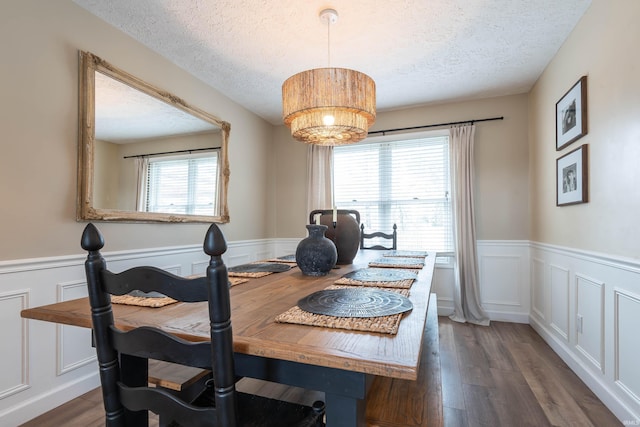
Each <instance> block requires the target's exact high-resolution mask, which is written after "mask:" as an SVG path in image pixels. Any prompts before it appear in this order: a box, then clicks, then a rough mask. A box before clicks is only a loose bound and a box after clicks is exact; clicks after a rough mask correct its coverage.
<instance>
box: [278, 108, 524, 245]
mask: <svg viewBox="0 0 640 427" xmlns="http://www.w3.org/2000/svg"><path fill="white" fill-rule="evenodd" d="M500 116H504V120H501V121H492V122H483V123H478V124H477V129H476V144H475V147H476V149H475V167H476V176H477V183H476V209H477V232H478V238H479V239H494V240H503V239H504V240H508V239H516V240H520V239H523V240H526V239H528V238H529V198H528V193H527V190H528V188H529V181H528V141H527V96H526V95H515V96H506V97H499V98H490V99H484V100H479V101H468V102H459V103H449V104H441V105H433V106H427V107H419V108H410V109H404V110H397V111H390V112H385V113H378V117H377V120H376V124H375V127H374V128H372V130H376V129H393V128H402V127H411V126H419V125H425V124H432V123H443V122H452V121H459V120H468V119H478V118H488V117H500ZM275 135H276V136H275V140H276V141H277V142H276V145H275V149H276V151H277V153H278V155H277V159H276V162H277V164H278V165H279V166H278V167H277V176H276V182H277V191H278V198H277V200H278V204H277V205H278V214H277V219H276V234H277V236H279V237H299V236H304V235H306V230H305V228H304V225H305V224H306V222H307V221H308V213H307V212H305V211H306V190H305V182H306V171H307V168H306V152H307V151H306V146H305V145H304V144H303V143H300V142H295V141H293V140H292V139H291V136H290V135H289V130H288V129H287V128H286V127H284V126H280V127H279V128H278V129H277V130H276V133H275Z"/></svg>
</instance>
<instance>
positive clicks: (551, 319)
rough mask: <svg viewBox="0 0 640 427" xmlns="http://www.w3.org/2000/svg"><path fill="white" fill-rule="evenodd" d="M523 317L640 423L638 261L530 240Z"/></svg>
mask: <svg viewBox="0 0 640 427" xmlns="http://www.w3.org/2000/svg"><path fill="white" fill-rule="evenodd" d="M531 300H532V307H531V315H530V321H529V323H530V324H531V326H532V327H533V328H534V329H535V330H536V331H537V332H538V333H539V334H540V335H541V336H542V337H543V338H544V340H545V341H546V342H547V343H548V344H549V345H550V346H551V347H552V348H553V349H554V351H555V352H556V353H558V354H559V355H560V357H562V359H563V360H564V361H565V362H566V363H567V364H568V365H569V367H571V369H572V370H573V371H574V372H575V373H576V374H578V376H579V377H580V378H581V379H582V380H583V381H584V382H585V383H586V384H587V385H588V386H589V388H591V390H593V391H594V393H595V394H596V395H597V396H598V397H599V398H600V399H601V400H602V401H603V402H604V403H605V405H607V407H609V409H611V411H612V412H613V413H614V414H615V415H616V416H617V417H618V418H619V419H620V420H621V421H623V422H625V423H626V424H630V425H637V424H638V423H640V364H638V355H640V340H639V339H638V329H639V328H640V262H639V261H638V260H630V259H622V258H620V257H613V256H608V255H605V254H596V253H590V252H584V251H578V250H574V249H571V248H565V247H557V246H552V245H547V244H540V243H532V244H531Z"/></svg>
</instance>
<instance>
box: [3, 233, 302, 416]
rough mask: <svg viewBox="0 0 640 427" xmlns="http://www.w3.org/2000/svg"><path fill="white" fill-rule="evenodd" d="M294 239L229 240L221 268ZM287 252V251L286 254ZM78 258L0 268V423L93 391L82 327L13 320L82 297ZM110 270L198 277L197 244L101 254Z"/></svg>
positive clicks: (202, 265)
mask: <svg viewBox="0 0 640 427" xmlns="http://www.w3.org/2000/svg"><path fill="white" fill-rule="evenodd" d="M298 241H299V239H295V240H294V239H291V240H286V241H276V240H275V239H273V240H272V239H263V240H250V241H241V242H229V243H228V249H227V252H226V253H225V254H224V255H223V259H224V261H225V263H226V264H227V265H228V266H234V265H238V264H241V263H245V262H251V261H257V260H261V259H267V258H272V257H275V256H281V255H285V254H288V253H293V252H295V247H296V245H297V243H298ZM291 248H293V252H291ZM85 256H86V255H84V254H78V255H77V256H65V257H52V258H40V259H28V260H17V261H2V262H0V325H2V328H0V342H2V370H1V371H0V425H1V426H16V425H19V424H21V423H23V422H25V421H28V420H30V419H32V418H34V417H35V416H37V415H39V414H41V413H44V412H46V411H48V410H50V409H52V408H54V407H56V406H59V405H61V404H62V403H64V402H66V401H68V400H70V399H72V398H74V397H77V396H79V395H81V394H83V393H85V392H87V391H89V390H92V389H94V388H95V387H97V386H99V378H98V369H97V362H96V358H95V350H94V349H93V347H91V333H90V330H89V329H86V328H79V327H74V326H65V325H58V324H54V323H49V322H41V321H37V320H27V319H22V318H21V317H20V311H21V310H23V309H25V308H29V307H36V306H40V305H45V304H52V303H55V302H60V301H66V300H70V299H76V298H82V297H85V296H86V295H87V289H86V280H85V275H84V260H85ZM103 256H104V257H105V259H106V260H107V263H108V265H109V268H110V269H111V270H113V271H122V270H125V269H127V268H130V267H133V266H135V265H142V264H145V265H153V266H156V267H159V268H162V269H165V270H168V271H170V272H172V273H174V274H177V275H180V276H186V275H190V274H204V273H205V271H206V268H207V265H208V257H207V255H206V254H204V252H203V251H202V246H201V245H193V246H182V247H171V248H152V249H146V250H136V251H123V252H103Z"/></svg>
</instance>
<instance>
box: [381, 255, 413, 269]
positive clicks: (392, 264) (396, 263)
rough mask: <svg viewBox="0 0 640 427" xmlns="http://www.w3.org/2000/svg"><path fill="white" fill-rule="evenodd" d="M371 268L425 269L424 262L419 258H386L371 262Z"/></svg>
mask: <svg viewBox="0 0 640 427" xmlns="http://www.w3.org/2000/svg"><path fill="white" fill-rule="evenodd" d="M369 267H386V268H422V267H424V261H422V260H421V259H419V258H399V257H386V258H378V259H375V260H373V261H371V262H369Z"/></svg>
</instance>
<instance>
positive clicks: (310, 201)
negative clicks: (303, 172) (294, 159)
mask: <svg viewBox="0 0 640 427" xmlns="http://www.w3.org/2000/svg"><path fill="white" fill-rule="evenodd" d="M332 206H333V147H330V146H321V145H313V144H309V148H308V151H307V215H309V213H310V212H311V211H313V210H316V209H331V208H332Z"/></svg>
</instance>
